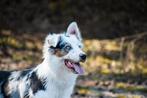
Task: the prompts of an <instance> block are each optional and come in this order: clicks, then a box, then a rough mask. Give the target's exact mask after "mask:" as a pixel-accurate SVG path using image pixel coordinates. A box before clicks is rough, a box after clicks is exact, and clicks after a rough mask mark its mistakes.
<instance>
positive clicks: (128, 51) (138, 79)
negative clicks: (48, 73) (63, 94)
mask: <svg viewBox="0 0 147 98" xmlns="http://www.w3.org/2000/svg"><path fill="white" fill-rule="evenodd" d="M40 34H41V33H40ZM40 34H38V33H37V34H31V33H27V34H26V33H23V34H22V35H17V34H15V35H14V34H13V33H11V32H10V31H2V32H1V33H0V69H1V70H17V69H24V68H28V67H32V66H35V65H36V64H38V63H40V62H41V60H42V58H41V56H42V44H43V41H44V37H45V35H46V34H42V35H40ZM141 39H144V36H141V37H139V38H138V37H137V38H135V39H134V38H133V39H132V38H129V39H128V38H127V39H125V38H121V39H113V40H107V39H106V40H98V39H85V40H84V44H85V48H84V50H85V51H86V52H87V54H88V59H87V61H86V63H85V64H83V66H84V68H85V70H86V72H85V75H84V76H80V77H79V78H78V80H77V85H76V88H75V91H74V94H73V97H72V98H147V75H146V74H147V66H146V65H147V61H146V59H147V55H146V54H147V45H146V42H144V41H142V42H143V43H141V44H140V43H139V42H140V40H141ZM138 47H139V48H138Z"/></svg>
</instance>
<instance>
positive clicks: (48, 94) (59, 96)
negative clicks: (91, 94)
mask: <svg viewBox="0 0 147 98" xmlns="http://www.w3.org/2000/svg"><path fill="white" fill-rule="evenodd" d="M73 87H74V84H73V83H70V81H68V82H61V81H54V80H50V81H48V83H47V84H46V90H45V91H38V92H37V93H36V94H35V98H38V97H39V98H70V95H71V93H72V90H73Z"/></svg>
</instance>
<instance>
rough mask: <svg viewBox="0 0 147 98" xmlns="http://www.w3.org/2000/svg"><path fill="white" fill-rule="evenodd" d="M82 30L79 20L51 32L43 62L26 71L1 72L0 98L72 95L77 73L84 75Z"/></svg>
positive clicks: (47, 97) (45, 45) (61, 97)
mask: <svg viewBox="0 0 147 98" xmlns="http://www.w3.org/2000/svg"><path fill="white" fill-rule="evenodd" d="M82 48H83V44H82V38H81V33H80V31H79V28H78V26H77V23H76V22H72V23H71V24H70V25H69V26H68V28H67V31H66V32H64V33H61V34H49V35H48V36H47V37H46V39H45V43H44V47H43V62H42V63H41V64H39V65H37V66H36V67H35V68H32V69H27V70H23V71H11V72H6V71H1V72H0V98H70V96H71V94H72V91H73V88H74V85H75V81H76V78H77V76H78V75H81V74H83V72H84V71H83V68H82V67H81V65H80V62H84V61H85V60H86V54H85V53H84V52H83V51H82Z"/></svg>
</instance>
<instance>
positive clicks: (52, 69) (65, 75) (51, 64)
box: [36, 56, 78, 81]
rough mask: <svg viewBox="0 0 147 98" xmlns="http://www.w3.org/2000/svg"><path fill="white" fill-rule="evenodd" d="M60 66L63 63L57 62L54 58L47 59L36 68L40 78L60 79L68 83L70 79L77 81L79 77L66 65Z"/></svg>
mask: <svg viewBox="0 0 147 98" xmlns="http://www.w3.org/2000/svg"><path fill="white" fill-rule="evenodd" d="M59 64H62V63H61V62H60V61H58V60H55V59H54V58H53V57H52V58H51V57H50V56H48V57H46V58H45V59H44V60H43V62H42V63H41V64H39V65H38V66H37V67H36V70H37V73H38V76H39V77H40V78H42V77H45V78H53V79H58V80H59V79H60V81H62V80H63V81H66V80H69V79H72V80H73V81H75V80H76V78H77V76H78V75H77V74H74V73H72V72H71V71H69V70H67V68H66V67H65V66H64V65H61V66H60V65H59ZM59 66H60V67H59Z"/></svg>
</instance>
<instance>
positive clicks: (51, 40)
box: [46, 34, 59, 47]
mask: <svg viewBox="0 0 147 98" xmlns="http://www.w3.org/2000/svg"><path fill="white" fill-rule="evenodd" d="M46 41H47V43H48V45H49V47H51V46H52V47H56V46H57V44H58V41H59V35H57V34H49V35H48V37H47V39H46Z"/></svg>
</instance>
